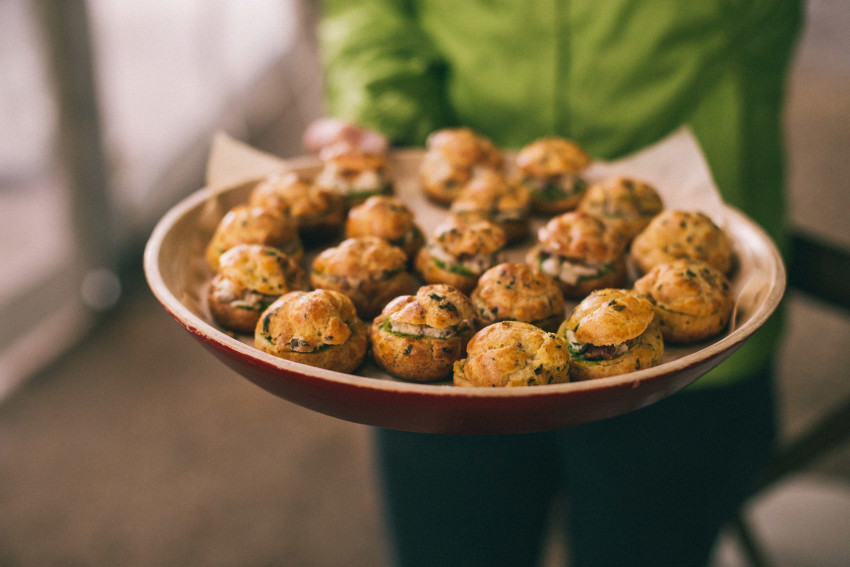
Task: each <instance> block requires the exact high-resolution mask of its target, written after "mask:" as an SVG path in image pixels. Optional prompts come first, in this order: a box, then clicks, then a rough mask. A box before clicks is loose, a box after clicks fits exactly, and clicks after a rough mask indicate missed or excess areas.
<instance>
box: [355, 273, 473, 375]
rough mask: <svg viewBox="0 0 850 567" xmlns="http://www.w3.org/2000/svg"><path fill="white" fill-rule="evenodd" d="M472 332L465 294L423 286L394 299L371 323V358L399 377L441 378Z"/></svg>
mask: <svg viewBox="0 0 850 567" xmlns="http://www.w3.org/2000/svg"><path fill="white" fill-rule="evenodd" d="M474 332H475V311H474V310H473V308H472V303H470V301H469V298H468V297H466V296H465V295H464V294H463V293H461V292H460V291H459V290H458V289H456V288H454V287H451V286H447V285H426V286H422V287H420V288H419V290H418V291H417V292H416V295H404V296H401V297H397V298H395V299H394V300H392V301H391V302H390V303H388V304H387V306H386V307H384V310H383V311H382V312H381V314H380V315H379V316H378V317H375V320H374V321H373V322H372V328H371V332H370V337H371V340H372V357H373V358H374V359H375V362H377V363H378V365H380V366H381V368H383V369H384V370H386V371H387V372H389V373H390V374H392V375H393V376H397V377H399V378H403V379H405V380H412V381H414V382H433V381H435V380H441V379H443V378H446V377H447V376H448V375H449V374H451V372H452V365H453V364H454V362H455V361H456V360H458V359H459V358H460V357H462V356H463V354H464V349H465V348H466V343H467V341H469V337H471V336H472V334H473V333H474Z"/></svg>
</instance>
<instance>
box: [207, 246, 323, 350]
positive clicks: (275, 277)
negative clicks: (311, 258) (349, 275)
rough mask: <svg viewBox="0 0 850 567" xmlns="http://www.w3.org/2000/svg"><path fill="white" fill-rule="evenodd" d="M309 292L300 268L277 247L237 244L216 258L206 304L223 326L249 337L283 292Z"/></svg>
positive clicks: (304, 275) (305, 278)
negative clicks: (215, 269)
mask: <svg viewBox="0 0 850 567" xmlns="http://www.w3.org/2000/svg"><path fill="white" fill-rule="evenodd" d="M306 289H309V284H308V282H307V276H306V274H305V273H304V270H303V269H301V266H300V265H299V264H298V262H296V261H295V260H293V259H292V258H290V257H289V256H287V255H286V254H284V253H282V252H281V251H280V250H278V249H277V248H272V247H269V246H261V245H259V244H238V245H236V246H234V247H233V248H231V249H229V250H227V251H226V252H225V253H224V254H222V255H221V257H220V258H219V267H218V273H217V274H216V275H215V277H214V278H213V279H212V282H211V284H210V288H209V291H208V293H207V302H208V304H209V308H210V313H211V314H212V316H213V318H214V319H215V320H216V321H217V322H218V323H219V324H220V325H221V326H223V327H225V328H227V329H230V330H231V331H235V332H237V333H247V334H250V333H252V332H254V327H256V325H257V321H258V320H259V318H260V314H261V313H262V312H263V311H265V309H266V308H267V307H268V306H269V305H271V304H272V302H274V301H275V300H276V299H277V298H278V297H280V296H281V295H283V294H284V293H288V292H290V291H294V290H306Z"/></svg>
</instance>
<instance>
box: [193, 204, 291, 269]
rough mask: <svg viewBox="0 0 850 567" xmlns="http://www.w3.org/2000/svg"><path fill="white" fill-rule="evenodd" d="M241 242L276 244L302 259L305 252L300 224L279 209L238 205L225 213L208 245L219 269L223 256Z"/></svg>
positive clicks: (212, 263)
mask: <svg viewBox="0 0 850 567" xmlns="http://www.w3.org/2000/svg"><path fill="white" fill-rule="evenodd" d="M237 244H262V245H264V246H273V247H275V248H278V249H280V251H281V252H283V253H284V254H286V255H287V256H289V257H290V258H292V259H293V260H295V261H296V262H300V261H301V259H302V258H303V256H304V249H303V247H302V245H301V238H300V237H299V236H298V226H297V225H296V224H295V221H294V220H293V219H292V218H291V217H290V216H289V215H287V214H284V213H282V212H280V211H278V210H275V209H264V208H262V207H251V206H249V205H237V206H235V207H233V208H232V209H230V210H229V211H228V212H227V214H225V215H224V217H222V219H221V221H220V222H219V223H218V226H217V227H216V229H215V232H214V233H213V236H212V238H211V239H210V243H209V244H208V245H207V250H206V259H207V264H208V265H209V267H210V268H211V269H212V271H214V272H217V271H218V259H219V257H220V256H221V255H222V254H223V253H224V252H226V251H227V250H229V249H230V248H233V247H234V246H236V245H237Z"/></svg>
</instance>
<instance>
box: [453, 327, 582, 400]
mask: <svg viewBox="0 0 850 567" xmlns="http://www.w3.org/2000/svg"><path fill="white" fill-rule="evenodd" d="M466 351H467V355H466V358H462V359H460V360H458V361H457V362H455V364H454V385H455V386H476V387H488V388H498V387H516V386H540V385H544V384H562V383H564V382H569V379H570V363H569V356H568V354H567V345H566V343H564V341H563V340H562V339H561V338H560V337H559V336H558V335H556V334H555V333H549V332H546V331H544V330H543V329H540V328H539V327H535V326H534V325H529V324H528V323H523V322H522V321H502V322H501V323H494V324H492V325H489V326H487V327H484V328H483V329H481V330H480V331H478V332H477V333H475V335H474V336H473V337H472V338H471V339H470V340H469V344H468V345H467V346H466Z"/></svg>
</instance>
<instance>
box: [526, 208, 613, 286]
mask: <svg viewBox="0 0 850 567" xmlns="http://www.w3.org/2000/svg"><path fill="white" fill-rule="evenodd" d="M537 238H538V244H537V246H535V247H534V248H532V249H531V250H530V251H529V253H528V255H527V258H526V262H527V263H528V264H530V265H531V266H532V267H533V268H535V269H538V270H540V271H542V272H544V273H546V274H548V275H550V276H552V277H553V278H555V279H556V280H557V281H558V283H559V284H560V285H561V289H562V290H563V292H564V294H565V295H567V296H569V297H575V298H579V297H584V296H585V295H587V294H588V293H590V292H591V291H593V290H594V289H601V288H604V287H612V286H617V285H622V284H623V283H624V282H625V279H626V261H625V249H626V243H627V240H626V237H625V235H624V234H623V233H621V232H620V231H619V230H616V229H615V228H613V227H611V226H609V225H607V224H606V223H604V222H603V221H602V220H600V219H598V218H596V217H593V216H591V215H588V214H586V213H583V212H580V211H571V212H568V213H564V214H562V215H560V216H557V217H555V218H553V219H551V220H550V221H549V222H548V223H546V224H545V225H544V226H543V227H541V228H540V230H539V231H538V233H537Z"/></svg>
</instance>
